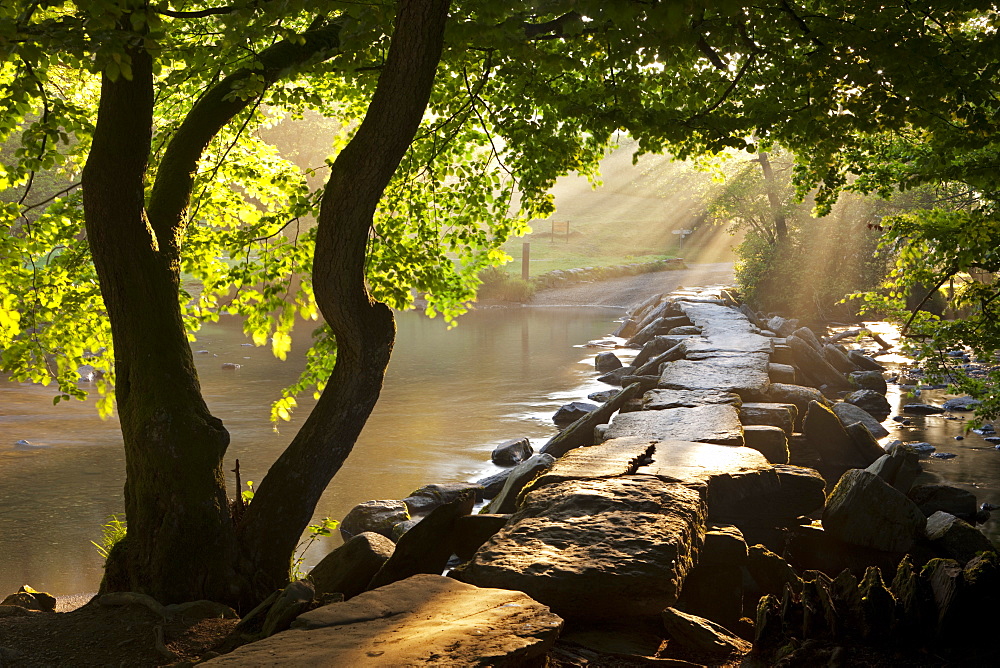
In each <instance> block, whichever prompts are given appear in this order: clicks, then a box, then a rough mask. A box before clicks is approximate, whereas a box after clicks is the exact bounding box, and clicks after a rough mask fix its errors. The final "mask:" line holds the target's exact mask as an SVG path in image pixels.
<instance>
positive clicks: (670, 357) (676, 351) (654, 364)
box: [622, 337, 688, 384]
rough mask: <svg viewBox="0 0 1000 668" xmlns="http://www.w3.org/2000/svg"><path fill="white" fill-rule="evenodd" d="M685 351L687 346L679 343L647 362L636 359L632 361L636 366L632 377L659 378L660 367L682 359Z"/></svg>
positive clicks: (623, 381) (682, 342)
mask: <svg viewBox="0 0 1000 668" xmlns="http://www.w3.org/2000/svg"><path fill="white" fill-rule="evenodd" d="M657 338H660V337H657ZM645 350H646V349H645V348H643V351H645ZM687 350H688V344H687V343H686V342H684V341H681V342H680V343H677V344H675V345H672V346H670V347H669V348H667V349H666V350H664V351H663V352H661V353H658V354H656V355H655V356H653V357H650V358H649V359H648V360H645V361H643V362H641V363H640V362H639V361H638V359H639V358H638V357H637V358H636V360H635V361H633V364H634V365H635V366H636V370H635V374H634V375H636V376H646V375H655V376H659V375H660V367H661V366H662V365H663V363H664V362H672V361H674V360H679V359H683V358H684V356H685V355H686V354H687ZM641 354H642V353H640V355H641ZM622 383H623V384H624V383H625V380H624V379H623V380H622Z"/></svg>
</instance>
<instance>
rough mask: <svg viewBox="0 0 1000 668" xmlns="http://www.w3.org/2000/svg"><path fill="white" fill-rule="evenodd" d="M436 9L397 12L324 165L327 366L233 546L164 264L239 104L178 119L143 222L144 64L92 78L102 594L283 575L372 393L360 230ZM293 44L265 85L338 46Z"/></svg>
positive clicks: (235, 586) (238, 590)
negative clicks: (207, 154)
mask: <svg viewBox="0 0 1000 668" xmlns="http://www.w3.org/2000/svg"><path fill="white" fill-rule="evenodd" d="M448 4H449V3H448V0H402V1H401V2H400V6H399V12H398V15H397V20H396V27H395V30H394V33H393V38H392V42H391V46H390V49H389V54H388V57H387V60H386V63H385V65H384V67H383V71H382V74H381V76H380V78H379V82H378V85H377V87H376V92H375V95H374V97H373V99H372V103H371V106H370V108H369V112H368V114H367V115H366V117H365V120H364V121H363V122H362V125H361V126H360V127H359V129H358V132H357V134H356V136H355V138H354V139H353V140H352V141H351V143H350V144H349V145H348V146H347V147H345V149H344V150H343V151H342V152H341V155H340V156H339V157H338V159H337V161H336V163H335V164H334V166H333V168H332V170H331V177H330V182H329V184H328V186H327V189H326V192H325V195H324V199H323V204H322V209H321V213H320V217H319V231H318V239H317V245H316V257H315V265H314V286H315V292H316V297H317V301H318V303H319V306H320V310H321V311H322V313H323V315H324V317H325V318H326V320H327V322H328V323H329V324H330V326H331V328H332V330H333V331H334V334H335V335H336V337H337V344H338V359H337V364H336V367H335V369H334V372H333V375H332V377H331V378H330V380H329V381H328V383H327V389H326V391H325V392H324V393H323V396H322V397H321V399H320V401H319V403H318V405H317V407H316V408H315V409H314V411H313V412H312V414H311V415H310V417H309V418H308V419H307V420H306V422H305V424H304V425H303V427H302V429H301V430H300V432H299V434H298V435H297V436H296V437H295V439H294V440H293V441H292V443H291V445H290V446H289V448H288V449H287V450H286V452H285V453H284V454H283V455H282V456H281V457H280V458H279V460H278V461H277V462H276V463H275V465H274V466H273V467H272V469H271V471H270V472H269V473H268V475H267V476H266V477H265V479H264V480H263V481H262V482H261V484H260V485H259V487H258V490H257V494H256V496H255V499H254V503H253V504H251V506H250V507H249V509H248V511H247V512H246V514H245V515H244V517H243V521H242V523H241V526H240V528H239V532H240V533H239V539H238V538H237V530H236V529H235V528H234V527H233V523H232V520H231V518H230V513H229V508H228V501H227V498H226V486H225V478H224V473H223V466H222V462H223V456H224V454H225V451H226V447H227V446H228V444H229V435H228V433H227V432H226V430H225V429H224V428H223V426H222V423H221V421H220V420H218V419H217V418H215V417H213V416H212V415H211V414H210V412H209V410H208V407H207V406H206V404H205V402H204V399H203V398H202V395H201V388H200V385H199V382H198V377H197V373H196V371H195V366H194V362H193V358H192V354H191V349H190V346H189V344H188V341H187V336H186V332H185V329H184V325H183V320H182V317H181V311H180V303H179V263H178V254H179V243H180V237H181V235H182V233H183V227H184V224H185V222H186V221H185V220H184V218H185V210H186V207H187V202H188V200H189V198H190V191H191V184H192V175H193V172H194V169H195V167H196V164H197V160H198V158H199V156H200V155H201V152H202V151H203V150H204V147H205V146H206V145H207V143H208V141H210V140H211V137H212V136H214V134H215V133H216V132H218V130H219V129H220V128H221V127H223V125H225V123H226V122H228V120H229V119H231V118H232V117H233V116H234V115H235V114H236V113H238V112H239V111H240V110H241V109H243V108H244V107H245V106H246V105H245V104H244V103H242V102H232V101H230V100H227V99H226V95H225V94H226V92H228V84H229V79H226V80H224V81H223V82H222V83H221V84H220V85H218V86H216V90H214V91H213V92H212V93H209V94H208V95H206V97H205V98H203V99H202V100H201V101H200V102H199V104H198V105H196V106H195V107H194V108H193V109H192V111H191V113H190V114H189V117H188V119H187V120H186V121H185V124H183V125H182V127H181V131H179V132H178V134H177V135H176V136H175V137H174V140H173V141H172V142H171V146H170V148H169V149H168V151H167V155H166V156H165V157H164V162H163V164H162V165H161V173H160V174H158V178H157V183H156V185H155V186H154V188H153V192H152V195H151V199H150V203H149V211H148V214H147V210H146V208H145V205H144V178H145V172H146V168H147V161H148V157H149V152H150V143H151V128H152V119H153V75H152V59H151V57H150V56H149V54H148V53H146V52H145V51H144V50H143V49H141V48H132V49H131V50H130V51H129V53H128V55H129V57H130V58H131V65H132V78H131V79H129V80H126V79H124V78H119V79H118V80H116V81H112V80H110V79H108V78H107V77H105V78H104V80H103V82H102V89H101V104H100V109H99V116H98V121H97V126H96V129H95V133H94V139H93V145H92V148H91V151H90V154H89V156H88V160H87V164H86V167H85V169H84V173H83V197H84V214H85V219H86V226H87V234H88V240H89V242H90V245H91V251H92V254H93V257H94V263H95V266H96V268H97V272H98V276H99V279H100V282H101V290H102V294H103V296H104V301H105V306H106V308H107V311H108V316H109V319H110V321H111V328H112V338H113V341H114V346H115V387H116V393H117V403H118V412H119V415H120V419H121V425H122V433H123V436H124V440H125V454H126V483H125V510H126V516H127V519H128V534H127V536H126V538H125V539H124V540H123V541H122V542H121V543H119V544H118V545H117V546H116V547H115V548H114V550H112V554H111V556H110V558H109V560H108V564H107V567H106V572H105V578H104V581H103V582H102V585H101V586H102V590H124V589H128V590H135V591H141V592H144V593H147V594H150V595H152V596H153V597H155V598H157V599H158V600H160V601H162V602H164V603H170V602H175V601H184V600H193V599H198V598H209V599H213V600H219V601H225V602H229V603H233V604H236V605H244V606H245V605H250V604H253V603H255V602H256V601H257V600H259V598H260V597H262V596H264V595H266V594H268V593H270V591H272V590H273V589H274V588H276V587H279V586H281V585H283V584H284V583H285V582H286V581H287V577H288V567H289V561H290V558H291V556H292V553H293V551H294V549H295V545H296V543H297V541H298V539H299V537H300V535H301V533H302V531H303V530H304V529H305V527H306V525H307V524H308V522H309V519H310V518H311V516H312V513H313V511H314V509H315V505H316V502H317V501H318V500H319V497H320V495H321V494H322V492H323V490H324V489H325V488H326V486H327V485H328V484H329V482H330V480H331V479H332V477H333V475H334V474H335V473H336V471H337V470H338V469H339V468H340V466H341V465H342V464H343V462H344V460H345V459H346V458H347V455H348V454H349V453H350V451H351V449H352V447H353V445H354V442H355V441H356V439H357V437H358V434H359V433H360V431H361V429H362V427H363V426H364V424H365V421H366V420H367V419H368V416H369V414H370V413H371V410H372V408H373V407H374V405H375V402H376V400H377V399H378V395H379V393H380V391H381V387H382V379H383V376H384V372H385V368H386V365H387V364H388V360H389V355H390V353H391V351H392V345H393V341H394V338H395V323H394V320H393V316H392V313H391V311H390V310H389V308H388V307H386V306H385V305H384V304H381V303H377V302H375V301H373V300H372V299H371V297H370V295H369V294H368V291H367V289H366V287H365V277H364V266H365V260H366V250H367V242H368V236H369V232H370V229H371V224H372V216H373V214H374V211H375V207H376V206H377V204H378V201H379V200H380V198H381V196H382V192H383V191H384V189H385V186H386V185H387V184H388V182H389V180H390V179H391V177H392V175H393V173H394V172H395V170H396V167H397V166H398V164H399V161H400V160H401V159H402V156H403V155H404V154H405V152H406V150H407V148H408V147H409V145H410V143H411V141H412V139H413V136H414V134H415V132H416V130H417V127H418V126H419V124H420V120H421V118H422V116H423V113H424V110H425V108H426V105H427V101H428V99H429V97H430V91H431V88H432V86H433V80H434V73H435V70H436V68H437V63H438V61H439V60H440V56H441V49H442V43H443V33H444V25H445V22H446V19H447V11H448ZM123 29H125V30H127V27H126V28H123ZM305 35H306V37H307V39H306V45H305V46H306V48H292V49H288V48H284V47H283V46H282V45H280V44H279V45H276V46H277V47H280V48H274V47H272V49H268V50H267V51H265V52H263V53H262V54H261V60H262V61H264V63H265V69H266V75H267V77H268V80H276V79H277V78H279V77H280V76H281V75H282V73H283V71H284V70H285V69H286V68H287V67H289V66H290V65H294V64H295V63H296V62H301V61H302V60H304V59H305V58H308V57H309V56H310V54H315V53H317V52H320V51H329V50H331V49H333V48H335V47H336V43H337V39H338V38H339V28H337V27H336V26H331V27H330V28H326V29H321V30H316V31H310V32H308V33H306V34H305ZM300 46H301V45H300ZM237 75H239V76H242V75H243V74H241V73H239V72H238V73H237V74H236V75H233V76H237ZM230 78H231V77H230ZM214 93H219V95H216V96H215V97H218V99H215V98H213V97H212V95H213V94H214Z"/></svg>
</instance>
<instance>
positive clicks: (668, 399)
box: [642, 390, 743, 411]
mask: <svg viewBox="0 0 1000 668" xmlns="http://www.w3.org/2000/svg"><path fill="white" fill-rule="evenodd" d="M742 401H743V400H742V399H740V395H738V394H733V393H732V392H719V391H717V390H649V391H648V392H646V394H644V395H642V410H644V411H659V410H663V409H666V408H695V407H697V406H707V405H709V404H732V405H733V406H737V407H739V406H740V404H741V403H742Z"/></svg>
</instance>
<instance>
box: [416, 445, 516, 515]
mask: <svg viewBox="0 0 1000 668" xmlns="http://www.w3.org/2000/svg"><path fill="white" fill-rule="evenodd" d="M525 440H527V439H525ZM528 447H531V446H528ZM483 491H484V490H483V488H482V486H481V485H477V484H476V483H472V482H450V483H444V484H433V485H424V486H423V487H421V488H419V489H417V490H415V491H413V492H410V495H409V496H408V497H406V498H405V499H403V503H405V504H406V508H407V510H409V511H410V515H423V514H426V513H429V512H431V511H432V510H434V509H435V508H437V507H438V506H443V505H444V504H446V503H450V502H452V501H454V500H455V499H457V498H459V497H460V496H465V495H466V494H470V493H471V494H473V495H475V497H476V498H477V499H482V498H484V497H483ZM404 521H405V520H404Z"/></svg>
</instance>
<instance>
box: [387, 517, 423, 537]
mask: <svg viewBox="0 0 1000 668" xmlns="http://www.w3.org/2000/svg"><path fill="white" fill-rule="evenodd" d="M420 519H422V518H420ZM420 519H408V520H404V521H402V522H400V523H399V524H397V525H396V526H394V527H393V528H392V542H393V543H398V542H399V539H400V538H402V536H403V534H404V533H406V532H407V531H409V530H410V529H412V528H413V527H415V526H417V525H418V524H420Z"/></svg>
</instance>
